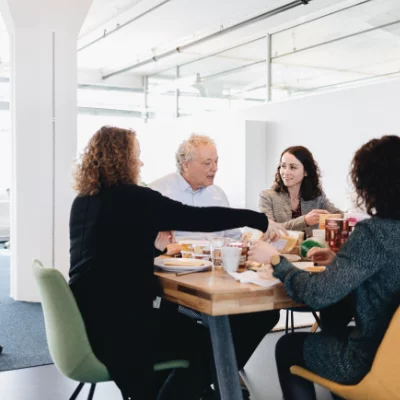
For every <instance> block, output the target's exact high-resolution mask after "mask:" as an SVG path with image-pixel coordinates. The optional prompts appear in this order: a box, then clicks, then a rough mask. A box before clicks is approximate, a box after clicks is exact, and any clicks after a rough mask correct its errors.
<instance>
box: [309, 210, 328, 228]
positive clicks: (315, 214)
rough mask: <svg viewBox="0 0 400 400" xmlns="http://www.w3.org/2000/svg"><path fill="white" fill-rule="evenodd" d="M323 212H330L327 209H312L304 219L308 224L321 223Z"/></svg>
mask: <svg viewBox="0 0 400 400" xmlns="http://www.w3.org/2000/svg"><path fill="white" fill-rule="evenodd" d="M321 214H329V211H326V210H318V209H316V210H311V211H310V212H309V213H308V214H307V215H305V216H304V220H305V221H306V224H307V225H308V226H311V225H316V224H319V216H320V215H321Z"/></svg>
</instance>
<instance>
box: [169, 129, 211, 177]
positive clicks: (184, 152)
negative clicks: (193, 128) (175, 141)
mask: <svg viewBox="0 0 400 400" xmlns="http://www.w3.org/2000/svg"><path fill="white" fill-rule="evenodd" d="M209 144H210V145H212V146H215V142H214V140H212V139H211V138H210V137H209V136H205V135H198V134H196V133H192V134H191V135H190V137H189V139H187V140H184V141H183V142H182V143H181V144H180V145H179V147H178V150H177V152H176V153H175V158H176V168H177V169H178V172H179V173H182V169H183V168H182V165H183V163H184V162H188V161H191V160H193V158H194V150H195V149H197V148H198V147H199V146H203V145H209Z"/></svg>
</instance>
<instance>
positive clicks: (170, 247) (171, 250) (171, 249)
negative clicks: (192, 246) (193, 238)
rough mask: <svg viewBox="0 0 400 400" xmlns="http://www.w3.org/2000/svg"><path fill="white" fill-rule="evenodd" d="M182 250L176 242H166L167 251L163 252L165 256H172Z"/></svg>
mask: <svg viewBox="0 0 400 400" xmlns="http://www.w3.org/2000/svg"><path fill="white" fill-rule="evenodd" d="M181 250H182V248H181V246H180V245H179V244H178V243H171V244H167V252H166V253H165V254H166V255H167V256H174V255H175V254H179V253H180V251H181Z"/></svg>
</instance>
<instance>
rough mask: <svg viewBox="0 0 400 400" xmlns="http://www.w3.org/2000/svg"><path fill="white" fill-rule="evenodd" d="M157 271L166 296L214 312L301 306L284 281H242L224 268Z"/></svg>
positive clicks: (214, 314)
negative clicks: (263, 283) (179, 273)
mask: <svg viewBox="0 0 400 400" xmlns="http://www.w3.org/2000/svg"><path fill="white" fill-rule="evenodd" d="M155 275H156V276H157V277H158V278H159V281H160V284H161V286H162V289H163V297H164V298H166V299H167V300H169V301H172V302H174V303H177V304H180V305H182V306H186V307H189V308H192V309H194V310H196V311H199V312H203V313H205V314H208V315H212V316H218V315H231V314H244V313H250V312H257V311H267V310H278V309H282V308H288V307H295V306H296V307H298V306H301V305H300V304H298V303H296V302H294V301H293V300H292V299H291V298H290V297H289V296H288V295H287V294H286V292H285V290H284V287H283V285H282V284H281V283H279V284H277V285H275V286H272V287H269V288H264V287H261V286H257V285H253V284H245V283H240V282H238V281H235V279H234V278H233V277H231V276H230V275H229V274H227V273H226V272H224V271H212V272H211V271H208V272H198V273H194V274H188V275H182V276H177V275H176V274H175V273H171V272H155Z"/></svg>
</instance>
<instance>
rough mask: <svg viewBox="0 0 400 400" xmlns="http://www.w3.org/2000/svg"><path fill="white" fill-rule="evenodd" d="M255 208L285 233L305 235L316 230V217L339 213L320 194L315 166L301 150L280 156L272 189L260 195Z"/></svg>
mask: <svg viewBox="0 0 400 400" xmlns="http://www.w3.org/2000/svg"><path fill="white" fill-rule="evenodd" d="M258 205H259V210H260V211H261V212H263V213H265V215H267V217H268V218H269V219H270V220H273V221H275V222H279V223H282V225H283V226H284V227H285V228H286V229H291V230H298V231H303V230H307V232H311V230H312V229H313V228H316V227H317V226H316V225H317V224H318V223H319V216H320V214H327V213H329V214H335V213H342V211H340V210H339V209H338V208H337V207H335V206H334V205H333V204H332V203H331V202H330V201H329V200H328V199H327V197H326V196H325V193H324V192H323V191H322V188H321V182H320V173H319V168H318V165H317V163H316V161H315V160H314V157H313V155H312V154H311V152H310V150H308V149H307V148H306V147H303V146H292V147H288V148H287V149H286V150H284V151H283V152H282V154H281V157H280V162H279V165H278V168H277V171H276V174H275V182H274V184H273V187H272V189H266V190H263V191H262V192H261V193H260V197H259V203H258Z"/></svg>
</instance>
